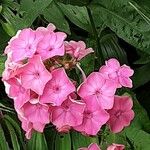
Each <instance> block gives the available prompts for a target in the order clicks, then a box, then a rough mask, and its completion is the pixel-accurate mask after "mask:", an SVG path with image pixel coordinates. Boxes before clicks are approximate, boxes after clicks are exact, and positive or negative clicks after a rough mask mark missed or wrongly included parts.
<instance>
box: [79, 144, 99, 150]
mask: <svg viewBox="0 0 150 150" xmlns="http://www.w3.org/2000/svg"><path fill="white" fill-rule="evenodd" d="M78 150H101V149H100V148H99V146H98V145H97V144H96V143H91V144H90V145H89V146H88V148H85V147H83V148H79V149H78Z"/></svg>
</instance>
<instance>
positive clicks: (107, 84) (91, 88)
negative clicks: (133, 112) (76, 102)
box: [78, 72, 116, 109]
mask: <svg viewBox="0 0 150 150" xmlns="http://www.w3.org/2000/svg"><path fill="white" fill-rule="evenodd" d="M115 91H116V84H115V83H114V82H113V81H111V80H107V79H105V77H104V76H103V75H102V74H101V73H99V72H93V73H91V74H90V75H89V76H88V77H87V79H86V80H85V81H84V82H83V83H82V84H81V85H80V86H79V88H78V94H79V96H80V97H81V98H83V99H84V98H86V97H88V96H92V97H93V98H92V100H94V101H97V103H98V104H99V105H100V106H101V107H102V108H103V109H111V108H112V107H113V103H114V94H115Z"/></svg>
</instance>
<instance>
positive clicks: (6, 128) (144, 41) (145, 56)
mask: <svg viewBox="0 0 150 150" xmlns="http://www.w3.org/2000/svg"><path fill="white" fill-rule="evenodd" d="M48 23H54V24H55V25H56V27H57V29H58V30H60V31H64V32H66V33H67V34H68V35H69V36H68V40H69V39H74V40H83V41H85V42H86V44H87V45H88V46H89V47H92V48H93V49H94V50H95V54H91V55H89V56H87V57H86V58H84V59H83V60H82V62H81V66H82V68H83V69H84V70H85V72H86V74H87V75H88V74H89V73H91V72H92V71H94V70H97V69H98V68H99V67H100V66H101V65H102V64H103V63H104V60H105V59H108V58H111V57H115V58H117V59H119V61H120V62H121V63H122V64H124V63H126V64H128V65H130V66H131V67H132V68H133V69H134V70H135V74H134V76H133V78H132V79H133V84H134V88H133V89H132V90H130V91H128V89H122V90H119V91H118V94H119V95H122V94H128V95H130V96H131V97H132V98H133V101H134V111H135V114H136V115H135V119H134V120H133V122H132V124H131V126H130V127H127V128H126V129H124V130H123V131H122V132H121V133H119V134H112V133H110V132H109V130H108V129H107V128H103V129H102V131H101V132H100V133H99V135H98V136H96V137H85V136H82V135H81V134H79V133H77V132H75V131H71V132H70V133H68V134H58V133H57V131H56V130H55V129H53V128H52V127H51V126H47V127H46V129H45V132H44V134H40V133H34V134H33V137H32V139H31V140H29V141H27V140H26V139H25V137H24V132H23V131H22V129H21V126H20V122H19V121H18V119H17V115H16V113H15V111H14V108H13V103H12V100H11V99H9V98H8V97H7V96H6V94H5V90H4V85H3V83H2V82H1V83H0V150H8V149H13V150H76V149H78V148H79V147H84V146H88V145H89V144H90V143H91V142H97V143H98V144H100V145H101V148H102V150H105V149H106V147H107V145H109V144H111V143H120V144H125V145H126V149H127V150H150V120H149V116H150V1H149V0H142V1H141V0H1V2H0V74H2V71H3V69H4V62H5V60H6V58H5V56H3V51H4V48H5V46H6V45H7V42H8V41H9V39H10V38H11V37H12V36H13V35H15V33H16V32H17V31H18V30H20V29H23V28H26V27H31V28H33V29H35V28H37V27H39V26H45V27H46V26H47V25H48ZM76 75H77V76H78V77H77V78H78V79H80V77H79V75H78V72H76Z"/></svg>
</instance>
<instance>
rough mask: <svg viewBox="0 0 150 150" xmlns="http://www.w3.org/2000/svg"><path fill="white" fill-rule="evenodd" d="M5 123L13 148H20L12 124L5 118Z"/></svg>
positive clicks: (18, 149) (15, 149) (17, 149)
mask: <svg viewBox="0 0 150 150" xmlns="http://www.w3.org/2000/svg"><path fill="white" fill-rule="evenodd" d="M5 124H6V126H7V129H8V131H9V134H10V137H11V142H12V146H13V149H14V150H20V145H19V141H18V138H17V135H16V133H15V130H14V128H13V126H12V125H11V124H10V123H9V121H8V120H5Z"/></svg>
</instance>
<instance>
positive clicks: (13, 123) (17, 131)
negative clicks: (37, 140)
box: [4, 115, 25, 149]
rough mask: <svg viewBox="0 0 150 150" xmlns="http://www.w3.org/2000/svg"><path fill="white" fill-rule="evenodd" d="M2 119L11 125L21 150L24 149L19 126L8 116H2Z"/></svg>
mask: <svg viewBox="0 0 150 150" xmlns="http://www.w3.org/2000/svg"><path fill="white" fill-rule="evenodd" d="M4 119H6V120H8V121H9V122H10V123H11V125H12V126H13V128H14V129H15V131H16V133H17V137H18V138H19V140H20V142H21V144H22V147H23V149H25V147H24V142H23V137H22V132H21V131H22V130H21V128H20V126H19V124H18V123H17V122H16V121H15V120H14V119H13V118H11V117H10V116H9V115H4Z"/></svg>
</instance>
